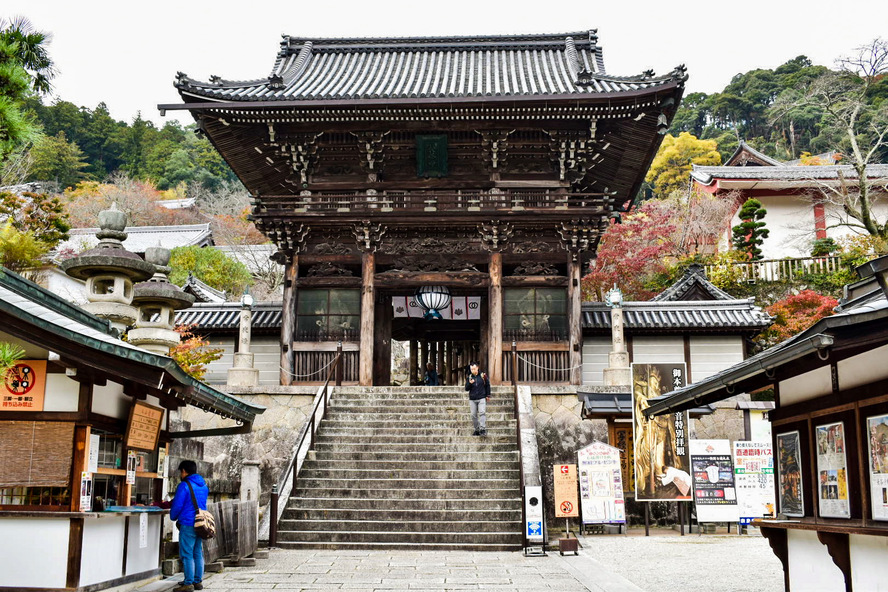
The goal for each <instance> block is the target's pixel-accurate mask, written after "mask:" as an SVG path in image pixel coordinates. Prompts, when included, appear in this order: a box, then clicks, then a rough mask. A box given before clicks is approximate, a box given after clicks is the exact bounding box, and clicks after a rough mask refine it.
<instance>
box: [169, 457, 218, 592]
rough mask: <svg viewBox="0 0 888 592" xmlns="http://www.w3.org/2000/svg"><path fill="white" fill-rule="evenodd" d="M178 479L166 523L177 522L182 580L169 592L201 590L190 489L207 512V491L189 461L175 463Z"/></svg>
mask: <svg viewBox="0 0 888 592" xmlns="http://www.w3.org/2000/svg"><path fill="white" fill-rule="evenodd" d="M179 477H180V478H181V479H182V481H181V482H180V483H179V486H178V487H176V495H175V497H173V505H172V507H170V520H175V521H177V524H176V526H177V527H178V528H179V557H180V558H181V559H182V571H184V572H185V579H183V580H182V583H181V584H180V585H179V586H177V587H176V588H173V592H192V591H193V590H203V583H202V582H203V571H204V558H203V541H202V540H201V539H200V537H198V536H197V534H196V533H195V532H194V518H195V516H196V515H197V509H196V508H195V507H194V501H193V500H192V499H191V490H194V497H195V499H197V505H198V507H199V508H200V509H201V510H206V509H207V498H208V497H209V494H210V490H209V488H208V487H207V483H206V481H204V478H203V477H201V476H200V475H198V474H197V463H195V462H194V461H193V460H183V461H182V462H181V463H179ZM189 485H190V486H191V487H190V488H189Z"/></svg>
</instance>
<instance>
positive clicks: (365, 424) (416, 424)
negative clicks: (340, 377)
mask: <svg viewBox="0 0 888 592" xmlns="http://www.w3.org/2000/svg"><path fill="white" fill-rule="evenodd" d="M497 415H498V414H491V413H488V414H487V424H488V425H491V424H496V425H497V426H499V427H510V428H511V429H513V430H514V429H515V427H516V426H515V420H514V419H512V418H510V417H496V416H497ZM471 423H472V418H471V416H470V415H468V414H466V415H465V416H463V417H439V418H437V419H434V420H431V421H415V420H413V419H410V418H409V417H401V418H399V419H393V420H380V419H369V420H358V419H354V418H353V417H352V416H349V415H332V414H331V415H329V416H327V417H325V418H324V422H323V424H322V425H323V426H326V427H341V428H367V429H369V428H390V429H399V428H404V429H411V428H413V429H417V428H421V429H428V428H430V427H435V428H448V427H462V426H464V425H466V424H470V425H471Z"/></svg>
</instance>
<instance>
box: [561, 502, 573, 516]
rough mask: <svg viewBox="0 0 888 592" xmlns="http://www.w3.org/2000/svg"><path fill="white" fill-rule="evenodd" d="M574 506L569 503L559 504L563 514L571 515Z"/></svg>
mask: <svg viewBox="0 0 888 592" xmlns="http://www.w3.org/2000/svg"><path fill="white" fill-rule="evenodd" d="M573 509H574V505H573V504H572V503H570V502H561V512H562V513H564V514H573Z"/></svg>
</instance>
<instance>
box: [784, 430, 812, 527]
mask: <svg viewBox="0 0 888 592" xmlns="http://www.w3.org/2000/svg"><path fill="white" fill-rule="evenodd" d="M801 459H802V447H801V441H800V438H799V432H798V431H794V432H786V433H785V434H777V492H778V496H779V498H778V500H777V501H778V507H779V509H780V513H781V514H783V515H784V516H790V517H793V518H801V517H803V516H804V515H805V498H804V494H803V491H804V488H803V487H802V460H801Z"/></svg>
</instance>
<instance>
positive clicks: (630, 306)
mask: <svg viewBox="0 0 888 592" xmlns="http://www.w3.org/2000/svg"><path fill="white" fill-rule="evenodd" d="M610 317H611V315H610V309H609V308H608V307H607V305H606V304H604V303H603V302H591V303H588V302H587V303H584V304H583V329H586V330H589V331H595V330H599V331H604V330H607V331H610V327H611V318H610ZM623 322H624V325H625V328H626V330H627V331H629V332H632V331H649V330H660V331H662V330H665V331H674V330H701V331H705V330H724V329H737V330H740V331H743V332H746V331H755V332H758V331H761V330H762V329H765V328H766V327H767V326H768V325H770V324H771V317H770V316H769V315H768V314H767V313H765V312H764V311H762V309H761V308H759V307H758V306H756V305H755V304H753V300H752V299H749V300H703V301H678V302H662V301H658V302H624V303H623Z"/></svg>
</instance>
